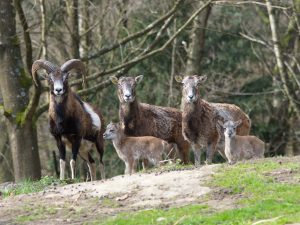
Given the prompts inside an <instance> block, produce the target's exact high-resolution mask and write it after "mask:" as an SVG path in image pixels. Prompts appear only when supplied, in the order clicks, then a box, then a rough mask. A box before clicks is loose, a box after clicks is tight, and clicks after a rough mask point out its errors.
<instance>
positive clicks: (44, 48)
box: [40, 0, 48, 59]
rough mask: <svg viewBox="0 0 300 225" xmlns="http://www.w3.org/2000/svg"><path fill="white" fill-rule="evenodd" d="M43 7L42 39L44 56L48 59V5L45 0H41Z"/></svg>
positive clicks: (41, 6)
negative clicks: (46, 5)
mask: <svg viewBox="0 0 300 225" xmlns="http://www.w3.org/2000/svg"><path fill="white" fill-rule="evenodd" d="M40 9H41V41H42V56H41V57H42V58H43V59H48V49H47V39H46V7H45V0H40Z"/></svg>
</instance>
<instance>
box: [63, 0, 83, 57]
mask: <svg viewBox="0 0 300 225" xmlns="http://www.w3.org/2000/svg"><path fill="white" fill-rule="evenodd" d="M66 3H67V13H68V18H69V29H70V31H71V32H70V34H71V49H70V50H71V58H74V59H78V58H79V57H80V55H79V54H80V53H79V47H80V36H79V25H78V0H66Z"/></svg>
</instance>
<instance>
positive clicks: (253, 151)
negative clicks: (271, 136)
mask: <svg viewBox="0 0 300 225" xmlns="http://www.w3.org/2000/svg"><path fill="white" fill-rule="evenodd" d="M241 123H242V121H241V120H238V121H236V122H234V121H227V122H225V123H224V124H223V123H222V122H221V121H219V122H218V126H219V129H220V130H223V131H224V136H225V155H226V157H227V159H228V162H229V164H234V163H236V162H237V161H240V160H243V159H251V158H263V157H264V152H265V143H264V142H263V141H262V140H260V139H259V138H257V137H255V136H239V135H236V129H237V127H238V126H239V125H240V124H241Z"/></svg>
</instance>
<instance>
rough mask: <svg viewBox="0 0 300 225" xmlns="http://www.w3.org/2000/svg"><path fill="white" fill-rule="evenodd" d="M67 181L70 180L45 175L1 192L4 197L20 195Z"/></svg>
mask: <svg viewBox="0 0 300 225" xmlns="http://www.w3.org/2000/svg"><path fill="white" fill-rule="evenodd" d="M72 182H73V181H72ZM75 182H76V181H75ZM67 183H70V182H69V181H67V180H64V181H61V180H59V179H57V178H54V177H51V176H45V177H43V178H42V179H40V180H38V181H31V180H25V181H23V182H20V183H17V184H16V185H14V186H13V187H9V188H6V189H3V190H1V189H0V192H1V193H2V194H3V196H4V197H8V196H11V195H20V194H29V193H34V192H39V191H42V190H44V189H45V188H46V187H48V186H51V185H52V186H55V185H62V184H67Z"/></svg>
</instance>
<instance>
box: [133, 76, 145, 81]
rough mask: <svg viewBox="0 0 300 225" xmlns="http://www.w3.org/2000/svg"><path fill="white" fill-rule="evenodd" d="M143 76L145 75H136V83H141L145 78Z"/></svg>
mask: <svg viewBox="0 0 300 225" xmlns="http://www.w3.org/2000/svg"><path fill="white" fill-rule="evenodd" d="M143 78H144V75H139V76H137V77H135V78H134V80H135V82H136V83H140V82H141V81H142V80H143Z"/></svg>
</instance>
